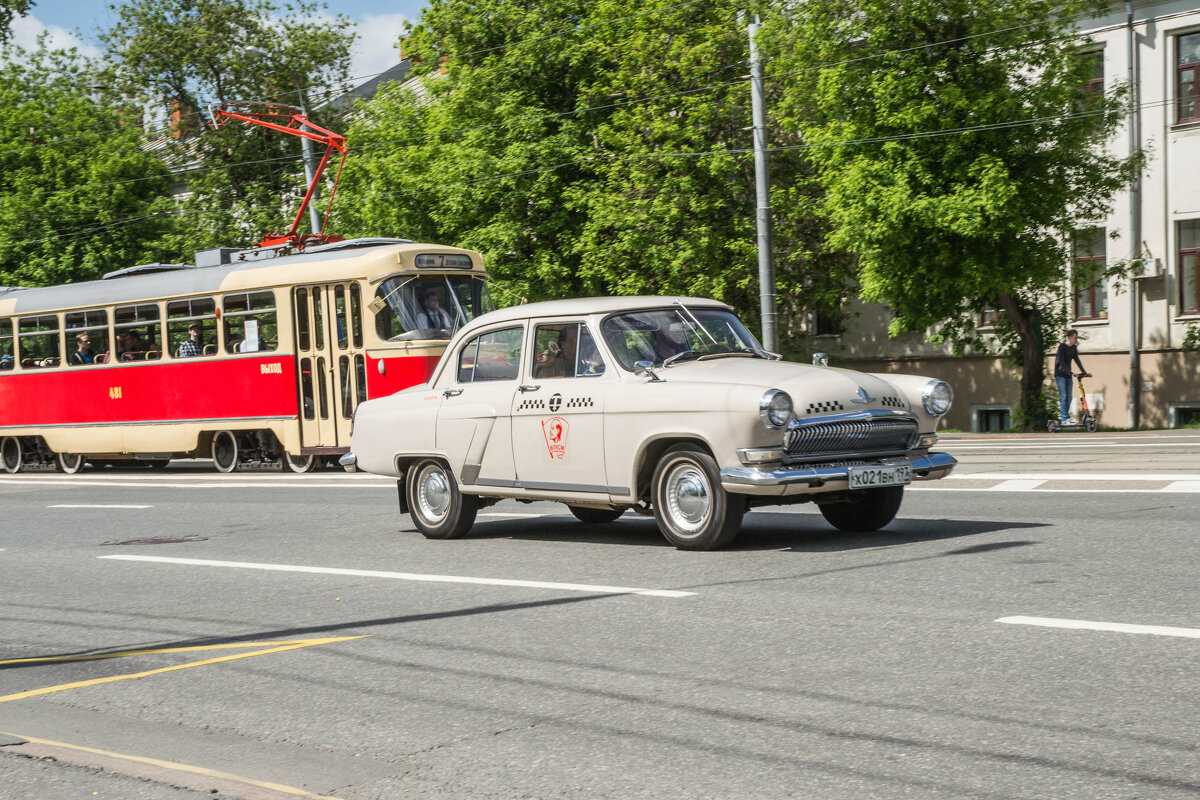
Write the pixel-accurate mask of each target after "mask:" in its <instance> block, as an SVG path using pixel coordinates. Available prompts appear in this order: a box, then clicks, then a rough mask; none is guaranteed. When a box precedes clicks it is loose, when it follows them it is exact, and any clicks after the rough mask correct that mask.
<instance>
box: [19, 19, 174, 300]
mask: <svg viewBox="0 0 1200 800" xmlns="http://www.w3.org/2000/svg"><path fill="white" fill-rule="evenodd" d="M0 57H2V60H3V63H2V64H0V284H6V285H25V286H31V285H32V286H40V285H49V284H56V283H68V282H71V281H78V280H87V279H92V278H97V277H99V276H100V275H101V274H103V273H104V272H107V271H109V270H113V269H118V268H120V267H127V266H131V265H134V264H140V263H147V262H151V261H157V260H160V259H161V257H162V255H163V241H162V240H163V236H164V234H165V233H166V232H167V231H168V230H170V227H171V220H172V213H173V212H172V210H171V206H170V203H169V201H167V200H165V199H164V196H165V194H166V191H167V189H168V187H169V186H170V178H169V177H168V175H167V170H166V168H165V167H164V166H163V164H162V163H161V162H160V161H159V160H158V159H157V158H155V157H154V156H153V155H149V154H147V153H145V152H144V151H143V150H142V148H141V144H142V132H141V130H140V129H139V128H138V127H137V126H136V125H135V124H132V119H133V115H131V114H129V112H128V111H127V110H126V109H123V108H121V107H119V106H116V105H113V104H111V103H107V102H104V101H103V100H102V99H101V98H100V97H98V96H97V92H96V91H95V90H94V88H93V85H94V83H95V78H94V76H93V74H92V72H91V70H90V69H89V67H88V65H87V64H86V62H84V61H83V60H82V59H81V58H80V57H79V56H78V54H77V53H76V52H75V51H73V50H70V51H61V50H48V49H46V47H45V41H44V40H43V41H42V42H41V43H39V47H38V48H37V49H36V50H33V51H32V52H25V51H23V50H20V49H19V48H15V47H8V48H5V49H4V51H3V52H2V54H0Z"/></svg>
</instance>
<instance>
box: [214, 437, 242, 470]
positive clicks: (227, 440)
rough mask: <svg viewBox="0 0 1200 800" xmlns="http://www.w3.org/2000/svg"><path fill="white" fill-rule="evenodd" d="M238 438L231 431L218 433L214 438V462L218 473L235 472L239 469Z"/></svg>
mask: <svg viewBox="0 0 1200 800" xmlns="http://www.w3.org/2000/svg"><path fill="white" fill-rule="evenodd" d="M239 456H240V454H239V453H238V443H237V437H236V436H234V435H233V433H232V432H231V431H217V432H216V433H214V434H213V437H212V460H213V466H215V467H216V468H217V472H233V471H234V470H235V469H237V468H238V461H239Z"/></svg>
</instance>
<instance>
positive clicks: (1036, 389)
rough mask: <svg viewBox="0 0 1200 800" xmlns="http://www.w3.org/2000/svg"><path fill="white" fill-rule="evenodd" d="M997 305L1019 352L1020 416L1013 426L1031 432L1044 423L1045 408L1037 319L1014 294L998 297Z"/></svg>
mask: <svg viewBox="0 0 1200 800" xmlns="http://www.w3.org/2000/svg"><path fill="white" fill-rule="evenodd" d="M1000 306H1001V307H1002V308H1003V309H1004V315H1005V317H1007V318H1008V322H1009V324H1010V325H1012V328H1013V330H1014V331H1015V332H1016V334H1017V342H1018V344H1019V346H1020V349H1021V400H1020V413H1019V414H1018V415H1017V418H1016V419H1015V420H1014V423H1016V425H1017V426H1018V427H1020V429H1021V430H1035V429H1037V428H1040V427H1041V426H1042V425H1044V424H1045V419H1044V418H1045V416H1046V409H1045V406H1044V404H1043V402H1042V383H1043V382H1044V381H1045V377H1046V364H1045V356H1044V354H1043V352H1042V343H1041V341H1040V338H1041V337H1040V336H1039V334H1038V331H1036V330H1035V328H1034V322H1035V321H1036V319H1037V317H1038V311H1037V309H1035V308H1025V307H1024V306H1022V305H1021V301H1020V299H1019V298H1017V296H1016V295H1014V294H1010V293H1007V292H1004V293H1001V295H1000Z"/></svg>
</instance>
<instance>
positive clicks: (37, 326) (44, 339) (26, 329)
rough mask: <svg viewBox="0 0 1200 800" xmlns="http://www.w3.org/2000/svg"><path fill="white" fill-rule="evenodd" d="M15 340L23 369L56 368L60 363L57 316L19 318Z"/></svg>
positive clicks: (60, 347) (60, 350) (60, 349)
mask: <svg viewBox="0 0 1200 800" xmlns="http://www.w3.org/2000/svg"><path fill="white" fill-rule="evenodd" d="M17 338H18V348H19V351H20V353H21V367H22V368H23V369H41V368H44V367H57V366H58V365H59V364H61V363H62V346H61V343H60V341H59V338H58V315H57V314H44V315H42V316H39V317H21V318H20V319H19V320H17Z"/></svg>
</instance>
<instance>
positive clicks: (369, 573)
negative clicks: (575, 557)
mask: <svg viewBox="0 0 1200 800" xmlns="http://www.w3.org/2000/svg"><path fill="white" fill-rule="evenodd" d="M97 557H98V558H101V559H106V560H109V561H148V562H153V563H158V564H178V565H184V566H195V567H226V568H232V569H258V570H267V571H272V572H307V573H314V574H319V575H350V576H354V577H359V578H385V579H390V580H398V581H424V582H429V583H470V584H476V585H480V586H515V587H522V588H528V589H557V590H560V591H568V592H593V593H596V594H637V595H644V596H647V597H690V596H691V595H694V594H695V592H678V591H674V590H671V589H639V588H635V587H631V586H597V585H592V584H587V583H556V582H551V581H521V580H510V579H507V578H472V577H467V576H463V575H423V574H418V573H413V572H383V571H380V570H373V569H342V568H339V567H305V566H297V565H293V564H258V563H252V562H248V561H211V560H209V559H203V558H167V557H165V556H97Z"/></svg>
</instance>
